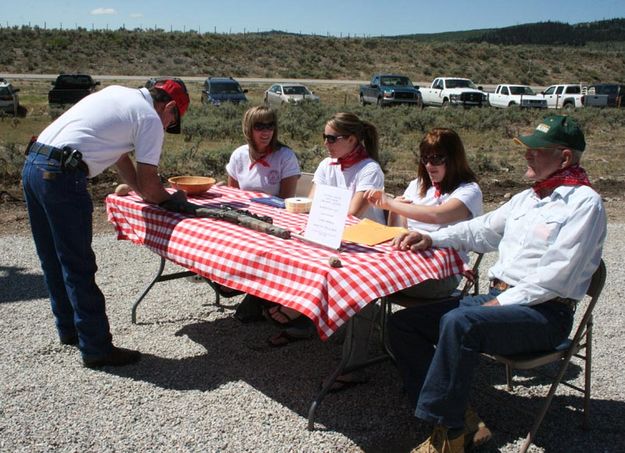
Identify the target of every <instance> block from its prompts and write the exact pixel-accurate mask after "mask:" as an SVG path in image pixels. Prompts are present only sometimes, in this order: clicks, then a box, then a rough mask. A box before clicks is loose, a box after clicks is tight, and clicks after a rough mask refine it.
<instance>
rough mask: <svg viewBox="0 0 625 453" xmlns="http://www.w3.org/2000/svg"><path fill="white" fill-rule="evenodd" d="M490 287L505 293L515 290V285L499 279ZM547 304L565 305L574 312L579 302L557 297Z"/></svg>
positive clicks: (492, 281)
mask: <svg viewBox="0 0 625 453" xmlns="http://www.w3.org/2000/svg"><path fill="white" fill-rule="evenodd" d="M490 287H491V288H495V289H498V290H499V291H502V292H503V291H505V290H507V289H510V288H513V287H514V286H513V285H510V284H508V283H506V282H504V281H503V280H499V279H498V278H494V279H492V280H491V281H490ZM547 302H557V303H559V304H564V305H566V306H567V307H569V308H570V309H571V310H572V311H575V308H576V307H577V301H576V300H575V299H567V298H564V297H556V298H554V299H551V300H548V301H547Z"/></svg>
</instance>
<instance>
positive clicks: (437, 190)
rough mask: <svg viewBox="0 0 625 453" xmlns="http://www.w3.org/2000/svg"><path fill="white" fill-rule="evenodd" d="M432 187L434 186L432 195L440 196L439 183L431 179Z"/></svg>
mask: <svg viewBox="0 0 625 453" xmlns="http://www.w3.org/2000/svg"><path fill="white" fill-rule="evenodd" d="M432 187H434V196H435V197H436V198H440V196H441V195H442V193H441V183H440V182H434V181H432Z"/></svg>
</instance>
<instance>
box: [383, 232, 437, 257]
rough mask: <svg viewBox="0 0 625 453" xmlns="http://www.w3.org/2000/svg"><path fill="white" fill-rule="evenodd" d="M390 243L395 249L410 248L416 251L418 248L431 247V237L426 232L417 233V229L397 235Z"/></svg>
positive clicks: (425, 248)
mask: <svg viewBox="0 0 625 453" xmlns="http://www.w3.org/2000/svg"><path fill="white" fill-rule="evenodd" d="M391 245H392V246H393V247H395V248H396V249H397V250H412V251H413V252H416V251H418V250H427V249H429V248H430V247H432V238H431V237H430V236H428V235H427V234H423V233H419V232H418V231H411V232H409V233H402V234H400V235H399V236H397V237H396V238H395V239H393V242H391Z"/></svg>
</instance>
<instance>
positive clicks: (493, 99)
mask: <svg viewBox="0 0 625 453" xmlns="http://www.w3.org/2000/svg"><path fill="white" fill-rule="evenodd" d="M488 103H489V104H490V105H492V106H493V107H500V108H507V107H513V106H518V107H523V108H538V109H546V108H547V100H546V99H544V98H543V97H542V96H537V95H536V94H535V93H534V91H532V89H531V88H530V87H529V86H527V85H508V84H502V85H497V88H496V89H495V92H494V93H489V94H488Z"/></svg>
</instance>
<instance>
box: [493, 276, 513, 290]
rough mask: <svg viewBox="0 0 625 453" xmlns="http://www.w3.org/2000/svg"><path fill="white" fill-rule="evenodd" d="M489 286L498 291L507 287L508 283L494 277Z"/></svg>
mask: <svg viewBox="0 0 625 453" xmlns="http://www.w3.org/2000/svg"><path fill="white" fill-rule="evenodd" d="M490 287H491V288H495V289H498V290H499V291H505V290H507V289H508V288H510V285H508V284H507V283H506V282H504V281H501V280H499V279H498V278H496V279H494V280H492V281H491V282H490Z"/></svg>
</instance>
